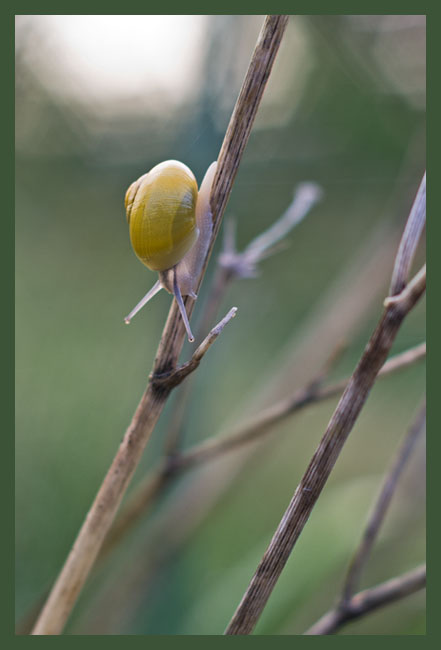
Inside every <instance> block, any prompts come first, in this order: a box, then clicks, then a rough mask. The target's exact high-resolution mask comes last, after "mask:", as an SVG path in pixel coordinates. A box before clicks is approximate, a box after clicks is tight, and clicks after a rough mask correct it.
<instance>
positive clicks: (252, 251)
mask: <svg viewBox="0 0 441 650" xmlns="http://www.w3.org/2000/svg"><path fill="white" fill-rule="evenodd" d="M321 195H322V190H321V188H320V187H319V186H318V185H316V184H315V183H301V184H300V185H299V186H298V187H297V188H296V190H295V192H294V197H293V200H292V201H291V204H290V205H289V206H288V208H287V210H285V212H284V213H283V214H282V215H281V216H280V217H279V218H278V219H277V220H276V221H275V222H274V223H273V224H271V226H270V227H269V228H268V229H267V230H265V231H264V232H263V233H261V234H260V235H258V236H257V237H256V238H255V239H253V240H252V241H251V242H250V243H249V244H248V246H247V247H246V248H245V250H244V251H242V252H241V253H238V252H237V250H236V237H235V223H234V222H233V221H232V220H231V219H230V220H229V221H227V223H226V224H225V226H224V242H223V248H222V251H221V253H220V255H219V257H218V260H217V266H216V271H215V273H214V278H213V282H212V285H211V287H210V292H209V296H208V299H207V303H206V305H205V306H204V311H203V315H202V320H201V323H200V324H199V327H198V330H199V332H200V334H202V333H203V332H205V331H206V330H207V329H208V328H209V327H210V324H211V323H212V322H213V321H214V319H215V318H216V314H217V312H218V309H219V306H220V304H221V302H222V300H223V298H224V296H225V294H226V292H227V289H228V287H229V286H230V284H231V282H232V281H233V280H236V279H238V278H252V277H256V275H257V272H258V264H259V262H261V261H262V260H263V259H265V258H266V257H269V255H271V254H273V253H274V252H275V251H276V250H278V248H277V245H278V244H279V243H280V241H281V240H282V239H283V237H285V236H286V235H287V234H288V233H289V232H290V231H291V230H292V229H293V228H294V227H295V226H297V225H298V224H299V223H300V222H301V221H302V220H303V219H304V218H305V216H306V215H307V214H308V212H309V211H310V210H311V208H312V207H313V206H314V205H315V203H317V201H319V200H320V198H321ZM198 338H199V336H198ZM191 387H192V381H188V382H186V384H185V386H184V387H183V388H182V390H181V391H180V392H179V393H178V395H177V397H176V398H175V404H174V409H173V416H172V420H171V423H170V426H169V430H168V432H167V437H166V440H165V445H164V452H165V455H166V456H174V455H175V454H176V453H177V450H178V448H179V445H180V443H182V434H183V423H184V419H185V413H186V404H187V402H188V398H189V395H190V392H191Z"/></svg>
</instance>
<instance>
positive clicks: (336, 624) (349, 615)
mask: <svg viewBox="0 0 441 650" xmlns="http://www.w3.org/2000/svg"><path fill="white" fill-rule="evenodd" d="M425 586H426V565H425V564H424V565H423V566H420V567H417V568H416V569H413V571H408V572H407V573H404V574H403V575H401V576H399V577H397V578H392V579H391V580H387V581H386V582H382V583H381V584H379V585H377V586H376V587H371V588H370V589H365V590H364V591H360V592H359V593H358V594H356V595H355V596H352V597H351V599H350V600H349V601H348V603H347V609H345V610H344V611H342V610H340V609H339V608H338V607H337V608H336V609H332V610H331V611H329V612H328V613H327V614H325V615H324V616H322V618H321V619H320V620H319V621H317V623H315V624H314V625H313V626H312V627H310V628H309V630H307V632H305V634H307V635H313V634H314V635H325V634H335V632H337V630H339V629H340V628H341V627H343V625H345V624H346V623H348V622H349V621H353V620H354V619H356V618H361V617H362V616H366V614H369V613H370V612H372V611H374V610H376V609H378V608H379V607H384V605H387V604H389V603H393V602H395V601H396V600H400V599H401V598H405V597H406V596H409V595H410V594H413V593H415V592H416V591H419V590H420V589H424V587H425Z"/></svg>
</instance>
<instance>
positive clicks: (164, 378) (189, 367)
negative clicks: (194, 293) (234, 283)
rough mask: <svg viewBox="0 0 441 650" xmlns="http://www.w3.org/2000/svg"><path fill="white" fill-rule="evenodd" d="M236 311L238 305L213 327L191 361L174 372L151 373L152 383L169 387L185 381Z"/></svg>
mask: <svg viewBox="0 0 441 650" xmlns="http://www.w3.org/2000/svg"><path fill="white" fill-rule="evenodd" d="M236 313H237V307H232V308H231V309H230V311H229V312H228V314H227V315H226V316H224V317H223V319H222V320H221V321H220V322H219V323H218V324H217V325H215V326H214V327H213V329H212V330H211V331H210V332H209V333H208V334H207V336H206V337H205V338H204V340H203V341H202V343H201V344H200V345H199V346H198V347H197V348H196V350H195V352H194V353H193V355H192V357H191V359H190V361H187V363H184V364H183V365H182V366H180V367H179V368H176V370H173V371H172V372H168V373H163V374H162V375H157V374H153V373H152V374H151V375H150V381H151V383H152V384H154V385H155V386H157V387H165V386H166V387H167V388H175V387H176V386H179V384H180V383H181V382H183V381H184V379H185V378H186V377H188V375H190V374H191V373H192V372H194V371H195V370H196V368H198V367H199V364H200V363H201V361H202V359H203V357H204V356H205V354H206V352H208V350H209V349H210V348H211V346H212V345H213V343H214V342H215V340H216V339H217V337H218V336H219V334H220V333H221V332H222V330H223V329H224V327H225V325H227V323H229V322H230V320H231V319H232V318H234V317H235V316H236Z"/></svg>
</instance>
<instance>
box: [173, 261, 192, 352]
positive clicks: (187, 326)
mask: <svg viewBox="0 0 441 650" xmlns="http://www.w3.org/2000/svg"><path fill="white" fill-rule="evenodd" d="M173 294H174V296H175V298H176V302H177V303H178V307H179V311H180V312H181V316H182V320H183V321H184V325H185V329H186V330H187V336H188V340H189V341H190V343H193V341H194V336H193V333H192V331H191V328H190V323H189V321H188V316H187V311H186V309H185V305H184V301H183V300H182V295H181V290H180V289H179V284H178V276H177V272H176V266H175V267H174V269H173Z"/></svg>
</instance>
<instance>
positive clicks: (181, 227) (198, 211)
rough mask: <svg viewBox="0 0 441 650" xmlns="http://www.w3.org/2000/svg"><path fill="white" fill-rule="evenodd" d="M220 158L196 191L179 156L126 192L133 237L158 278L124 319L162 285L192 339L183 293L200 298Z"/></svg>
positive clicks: (137, 250) (142, 257)
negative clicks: (198, 295) (212, 196)
mask: <svg viewBox="0 0 441 650" xmlns="http://www.w3.org/2000/svg"><path fill="white" fill-rule="evenodd" d="M216 166H217V163H216V162H214V163H212V164H211V165H210V167H209V168H208V170H207V172H206V174H205V176H204V180H203V181H202V184H201V187H200V189H199V192H198V186H197V182H196V178H195V177H194V175H193V172H192V171H191V170H190V169H189V168H188V167H187V166H186V165H184V164H183V163H181V162H178V161H177V160H167V161H165V162H162V163H160V164H159V165H156V166H155V167H153V168H152V169H151V170H150V171H149V172H148V173H147V174H144V175H143V176H141V177H140V178H138V180H137V181H135V182H134V183H132V184H131V185H130V187H129V189H128V190H127V192H126V196H125V207H126V215H127V222H128V224H129V231H130V241H131V244H132V247H133V250H134V252H135V254H136V256H137V257H138V258H139V259H140V260H141V262H142V263H143V264H145V266H147V267H148V268H149V269H151V270H153V271H158V273H159V279H158V281H157V282H156V283H155V284H154V285H153V287H152V288H151V289H150V291H148V292H147V293H146V295H145V296H144V298H142V300H141V301H140V302H139V303H138V304H137V305H136V307H134V309H132V311H131V312H130V314H128V316H126V318H125V319H124V320H125V322H126V323H130V321H131V319H132V318H133V316H134V315H135V314H137V313H138V311H139V310H140V309H141V308H142V307H144V305H145V304H146V303H147V302H149V300H151V298H153V296H155V295H156V294H157V293H158V291H160V290H161V289H165V290H166V291H168V292H169V293H171V294H173V295H174V297H175V299H176V302H177V304H178V307H179V310H180V313H181V316H182V320H183V321H184V325H185V329H186V330H187V335H188V340H189V341H194V336H193V334H192V332H191V328H190V323H189V321H188V317H187V312H186V310H185V306H184V303H183V300H182V296H191V297H192V298H194V299H196V298H197V296H196V293H195V289H196V284H197V281H198V278H199V275H200V273H201V270H202V265H203V263H204V260H205V256H206V253H207V250H208V246H209V244H210V239H211V233H212V229H213V223H212V214H211V210H210V202H209V199H210V190H211V186H212V183H213V179H214V175H215V173H216Z"/></svg>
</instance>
